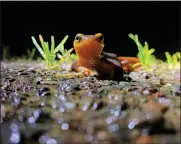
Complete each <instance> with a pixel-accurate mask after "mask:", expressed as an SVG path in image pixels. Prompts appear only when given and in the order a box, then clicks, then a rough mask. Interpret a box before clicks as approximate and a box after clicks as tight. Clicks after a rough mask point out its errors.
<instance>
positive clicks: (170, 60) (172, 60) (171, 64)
mask: <svg viewBox="0 0 181 144" xmlns="http://www.w3.org/2000/svg"><path fill="white" fill-rule="evenodd" d="M165 56H166V59H167V60H166V62H167V64H168V68H169V69H174V68H175V66H176V65H177V64H179V63H180V52H176V53H174V54H173V55H171V54H170V53H169V52H165Z"/></svg>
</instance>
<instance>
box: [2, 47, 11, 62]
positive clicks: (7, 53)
mask: <svg viewBox="0 0 181 144" xmlns="http://www.w3.org/2000/svg"><path fill="white" fill-rule="evenodd" d="M10 57H11V56H10V51H9V47H8V46H3V48H2V59H3V60H7V59H9V58H10Z"/></svg>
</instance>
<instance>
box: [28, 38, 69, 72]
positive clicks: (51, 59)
mask: <svg viewBox="0 0 181 144" xmlns="http://www.w3.org/2000/svg"><path fill="white" fill-rule="evenodd" d="M31 38H32V41H33V43H34V45H35V46H36V48H37V49H38V51H39V52H40V54H41V56H42V57H43V58H44V59H45V61H46V66H47V68H56V67H57V65H56V64H55V60H56V54H57V53H58V52H59V51H60V52H61V53H62V52H63V55H64V54H65V50H64V44H65V42H66V41H67V39H68V35H66V36H65V37H64V39H63V40H62V41H61V42H60V43H59V45H58V46H57V47H55V40H54V36H51V45H50V46H49V43H48V42H45V41H44V40H43V37H42V36H41V35H39V39H40V43H41V46H42V47H40V46H39V44H38V43H37V41H36V39H35V38H34V37H33V36H32V37H31Z"/></svg>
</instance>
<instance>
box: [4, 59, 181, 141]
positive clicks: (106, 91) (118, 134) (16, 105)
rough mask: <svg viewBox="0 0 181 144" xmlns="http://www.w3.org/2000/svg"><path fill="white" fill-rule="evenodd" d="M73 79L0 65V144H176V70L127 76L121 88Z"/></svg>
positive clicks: (72, 75)
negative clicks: (127, 78)
mask: <svg viewBox="0 0 181 144" xmlns="http://www.w3.org/2000/svg"><path fill="white" fill-rule="evenodd" d="M56 73H59V74H61V75H62V78H56ZM78 76H79V75H78V74H76V73H73V72H68V71H53V70H45V69H42V68H41V64H38V63H37V62H36V61H35V62H32V63H31V64H27V63H26V62H25V63H22V62H21V61H19V62H16V63H6V62H2V63H1V142H3V143H13V144H15V143H23V144H30V143H35V144H36V143H40V144H45V143H47V144H54V143H57V144H75V143H76V144H84V143H92V144H97V143H102V144H116V143H119V144H121V143H128V144H130V143H155V144H159V143H164V144H170V143H174V144H179V143H180V95H181V90H180V70H176V71H168V70H167V71H160V72H151V73H146V72H133V73H131V74H130V75H129V76H130V77H131V78H132V81H127V82H126V81H120V82H115V81H107V80H104V81H103V80H97V79H95V78H94V77H78Z"/></svg>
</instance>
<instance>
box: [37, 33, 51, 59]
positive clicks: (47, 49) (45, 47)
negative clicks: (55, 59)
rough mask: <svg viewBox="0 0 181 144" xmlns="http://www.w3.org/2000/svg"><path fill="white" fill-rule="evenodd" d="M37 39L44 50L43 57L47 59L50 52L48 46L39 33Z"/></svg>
mask: <svg viewBox="0 0 181 144" xmlns="http://www.w3.org/2000/svg"><path fill="white" fill-rule="evenodd" d="M39 39H40V42H41V45H42V47H43V50H44V52H45V57H46V59H47V58H48V56H49V53H50V51H49V48H48V47H47V46H46V43H45V42H44V40H43V37H42V36H41V35H39Z"/></svg>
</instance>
